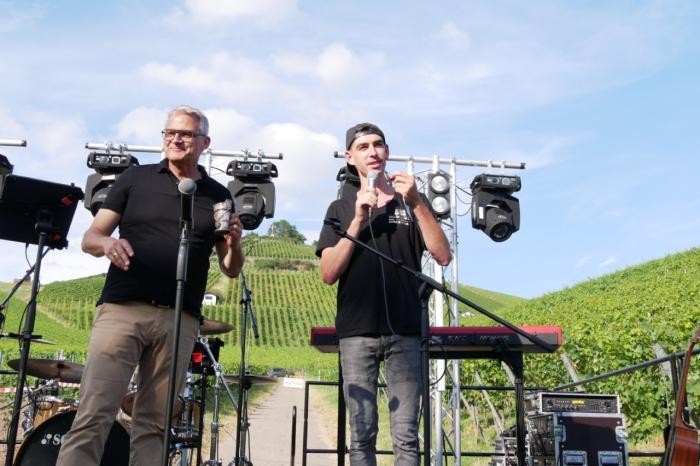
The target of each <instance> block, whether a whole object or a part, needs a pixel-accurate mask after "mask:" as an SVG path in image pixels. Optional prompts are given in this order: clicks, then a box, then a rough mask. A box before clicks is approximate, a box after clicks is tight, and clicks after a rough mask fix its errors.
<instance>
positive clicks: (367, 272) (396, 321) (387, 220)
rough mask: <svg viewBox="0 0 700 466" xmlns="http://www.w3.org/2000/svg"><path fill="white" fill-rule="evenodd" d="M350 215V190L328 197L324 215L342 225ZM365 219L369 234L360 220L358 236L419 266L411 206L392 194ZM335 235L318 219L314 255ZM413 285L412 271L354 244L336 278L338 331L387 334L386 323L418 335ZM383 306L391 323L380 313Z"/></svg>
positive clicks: (352, 200)
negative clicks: (330, 199) (319, 225)
mask: <svg viewBox="0 0 700 466" xmlns="http://www.w3.org/2000/svg"><path fill="white" fill-rule="evenodd" d="M354 215H355V196H345V197H343V198H342V199H339V200H336V201H334V202H333V203H331V205H330V207H329V208H328V211H327V213H326V218H327V219H338V220H340V224H341V226H342V228H343V229H347V227H348V226H349V225H350V222H351V221H352V218H353V217H354ZM371 224H372V232H373V233H374V239H373V238H372V235H371V232H370V228H369V225H365V226H364V227H363V229H362V230H361V231H360V234H359V235H358V239H359V240H360V241H362V242H365V243H367V244H369V245H370V246H373V247H374V248H375V249H378V250H379V251H381V252H383V253H385V254H387V255H389V256H390V257H392V258H394V259H399V260H401V262H402V263H403V264H405V265H407V266H409V267H411V268H412V269H414V270H420V268H421V257H422V254H423V251H424V250H425V245H424V244H423V239H422V237H421V234H420V231H419V229H418V226H417V225H416V223H415V221H414V219H413V212H412V211H411V210H410V208H409V207H408V206H406V205H405V203H404V201H403V198H402V197H401V196H399V195H396V196H394V199H392V200H391V201H389V202H388V203H387V204H386V205H385V206H383V207H380V208H377V209H373V211H372V220H371ZM339 240H340V236H338V235H337V234H336V233H335V231H334V230H333V228H332V227H330V226H329V225H324V226H323V229H322V230H321V235H320V238H319V241H318V245H317V246H316V255H318V256H319V257H320V256H321V252H322V251H323V250H324V249H325V248H327V247H332V246H335V245H336V243H337V242H338V241H339ZM380 261H381V262H380ZM382 265H383V267H384V272H383V274H382ZM382 275H383V278H382ZM419 285H420V282H419V281H418V279H417V278H415V277H414V276H413V275H411V274H409V273H408V272H406V271H404V270H402V269H401V268H399V267H397V266H395V265H393V264H390V263H388V262H384V261H383V259H381V258H380V257H378V256H376V255H375V254H373V253H372V252H370V251H367V250H365V249H364V248H362V247H361V246H358V245H355V247H354V249H353V253H352V257H351V258H350V263H349V264H348V266H347V267H346V269H345V271H344V272H343V274H342V275H341V276H340V279H339V283H338V296H337V306H338V310H337V314H336V319H335V326H336V331H337V333H338V336H339V337H341V338H343V337H349V336H358V335H389V334H391V328H393V330H394V332H396V333H397V334H399V335H420V299H419V297H418V286H419ZM385 287H386V300H387V305H388V306H386V307H385V304H384V296H385V295H384V288H385ZM387 307H388V313H389V319H390V321H391V328H390V327H389V325H388V324H387V319H386V314H387V313H386V308H387Z"/></svg>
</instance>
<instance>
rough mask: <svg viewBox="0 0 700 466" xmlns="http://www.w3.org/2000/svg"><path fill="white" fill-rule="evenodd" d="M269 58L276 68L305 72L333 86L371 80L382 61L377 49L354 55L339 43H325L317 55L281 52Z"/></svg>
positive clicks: (292, 72) (381, 68) (378, 73)
mask: <svg viewBox="0 0 700 466" xmlns="http://www.w3.org/2000/svg"><path fill="white" fill-rule="evenodd" d="M272 61H273V64H274V66H275V67H276V68H277V69H279V70H280V71H283V72H286V73H288V74H296V75H306V76H308V77H311V78H314V79H318V80H320V81H321V82H323V83H324V84H326V85H327V86H333V87H340V86H344V85H348V84H351V83H354V82H363V81H364V82H366V81H367V80H372V79H373V78H372V77H373V76H378V75H380V73H381V72H382V70H383V68H384V64H385V58H384V54H382V53H380V52H369V53H364V54H357V53H356V52H354V51H353V50H351V49H350V48H349V47H347V46H346V45H345V44H342V43H333V44H330V45H328V46H326V47H325V48H324V49H323V50H322V51H321V52H320V53H319V54H318V55H317V56H311V55H304V54H300V53H282V54H277V55H275V56H273V57H272Z"/></svg>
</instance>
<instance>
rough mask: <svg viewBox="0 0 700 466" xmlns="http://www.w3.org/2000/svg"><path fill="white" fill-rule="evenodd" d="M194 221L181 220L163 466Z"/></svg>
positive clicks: (164, 463) (168, 446)
mask: <svg viewBox="0 0 700 466" xmlns="http://www.w3.org/2000/svg"><path fill="white" fill-rule="evenodd" d="M191 227H192V221H191V220H189V221H187V220H181V232H180V247H179V248H178V252H177V271H176V275H175V278H176V280H177V288H176V291H175V319H174V324H173V345H172V354H171V355H170V381H169V383H168V403H167V407H166V409H165V423H164V425H163V456H162V457H161V459H162V461H161V464H162V466H168V464H169V461H168V457H169V456H170V422H171V418H172V417H173V402H174V401H175V400H174V399H175V381H176V379H177V355H178V352H179V350H180V326H181V325H180V323H181V321H182V307H183V298H184V295H185V283H186V282H187V263H188V260H189V254H190V228H191Z"/></svg>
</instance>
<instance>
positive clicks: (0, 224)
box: [0, 175, 84, 466]
mask: <svg viewBox="0 0 700 466" xmlns="http://www.w3.org/2000/svg"><path fill="white" fill-rule="evenodd" d="M83 197H84V195H83V190H82V189H80V188H78V187H76V186H74V185H64V184H58V183H53V182H50V181H43V180H37V179H34V178H26V177H23V176H15V175H9V176H7V177H5V180H4V186H3V190H2V193H1V197H0V239H6V240H9V241H17V242H20V243H31V244H37V245H38V246H39V247H38V249H37V255H36V262H35V264H34V279H33V280H32V290H31V293H30V297H29V306H28V307H27V314H26V319H25V321H24V328H23V330H22V334H21V336H20V341H21V342H22V343H21V344H22V347H21V350H20V364H19V369H18V374H17V390H16V392H15V400H14V406H13V409H12V420H11V422H10V427H9V430H8V434H7V455H6V457H5V464H6V466H12V460H13V456H14V452H15V442H16V441H17V428H18V424H19V412H20V409H21V408H22V395H23V393H24V382H25V379H26V376H27V371H26V369H27V368H26V366H27V359H28V358H29V347H30V344H31V340H32V335H33V333H34V320H35V318H36V298H37V294H38V292H39V274H40V272H41V259H42V257H43V256H44V247H49V248H57V249H63V248H64V247H66V246H67V245H68V240H67V239H66V238H67V237H68V229H69V228H70V224H71V222H72V221H73V215H74V214H75V208H76V207H77V205H78V201H80V200H81V199H83Z"/></svg>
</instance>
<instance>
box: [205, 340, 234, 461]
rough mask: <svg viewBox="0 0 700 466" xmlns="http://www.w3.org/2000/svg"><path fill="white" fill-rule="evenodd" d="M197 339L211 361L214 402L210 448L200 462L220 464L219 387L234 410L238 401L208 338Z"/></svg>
mask: <svg viewBox="0 0 700 466" xmlns="http://www.w3.org/2000/svg"><path fill="white" fill-rule="evenodd" d="M197 341H198V342H199V343H200V344H201V347H202V349H204V351H205V352H206V354H207V356H209V358H210V360H211V363H212V364H211V370H212V371H213V372H214V387H213V388H214V397H213V398H214V402H213V407H212V414H211V449H210V452H209V459H208V460H207V461H205V462H204V463H202V464H203V466H221V460H219V427H221V424H220V423H219V403H220V400H219V394H220V392H221V387H222V386H223V388H224V390H226V394H227V395H228V398H229V400H231V404H233V406H234V407H235V409H236V410H238V403H237V402H236V399H235V398H234V396H233V393H232V392H231V389H230V388H229V386H228V384H227V383H226V378H225V376H224V375H223V372H222V370H221V364H219V362H218V360H217V359H216V358H215V357H214V353H213V352H212V349H211V347H210V345H209V340H208V339H207V337H199V338H198V339H197ZM212 346H213V345H212Z"/></svg>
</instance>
